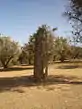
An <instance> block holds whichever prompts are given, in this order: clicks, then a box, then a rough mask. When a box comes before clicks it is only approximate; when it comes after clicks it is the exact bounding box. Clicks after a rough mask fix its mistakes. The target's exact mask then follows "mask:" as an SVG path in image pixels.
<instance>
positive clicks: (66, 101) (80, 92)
mask: <svg viewBox="0 0 82 109" xmlns="http://www.w3.org/2000/svg"><path fill="white" fill-rule="evenodd" d="M32 74H33V67H32V66H22V67H21V66H19V67H18V66H15V67H13V68H10V69H7V70H5V71H3V70H2V69H1V70H0V109H82V63H75V64H73V63H64V64H61V63H60V64H58V63H56V64H53V65H50V66H49V77H48V79H47V81H46V82H45V83H43V84H36V83H34V82H33V79H32V77H30V76H29V75H32Z"/></svg>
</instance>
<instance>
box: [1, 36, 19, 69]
mask: <svg viewBox="0 0 82 109" xmlns="http://www.w3.org/2000/svg"><path fill="white" fill-rule="evenodd" d="M19 53H20V47H19V45H18V43H17V42H15V41H13V40H12V39H11V38H10V37H0V62H1V64H2V66H3V67H4V68H7V67H8V65H9V64H10V63H11V62H12V60H14V59H17V58H18V55H19Z"/></svg>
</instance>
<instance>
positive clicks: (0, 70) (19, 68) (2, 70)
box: [0, 66, 33, 72]
mask: <svg viewBox="0 0 82 109" xmlns="http://www.w3.org/2000/svg"><path fill="white" fill-rule="evenodd" d="M30 69H33V67H31V66H27V67H22V66H21V67H10V68H6V69H2V68H1V69H0V72H4V71H6V72H7V71H21V70H30Z"/></svg>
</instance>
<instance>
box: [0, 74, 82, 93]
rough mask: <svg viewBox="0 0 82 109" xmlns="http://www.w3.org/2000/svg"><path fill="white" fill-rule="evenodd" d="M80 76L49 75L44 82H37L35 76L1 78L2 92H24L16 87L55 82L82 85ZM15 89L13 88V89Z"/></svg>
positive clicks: (45, 84) (46, 84)
mask: <svg viewBox="0 0 82 109" xmlns="http://www.w3.org/2000/svg"><path fill="white" fill-rule="evenodd" d="M78 80H79V78H77V77H74V76H63V75H59V76H53V75H50V76H48V78H47V80H46V81H43V82H42V83H37V82H35V80H34V78H33V76H21V77H10V78H7V77H5V78H0V92H4V91H17V92H19V93H23V92H24V91H23V90H21V89H15V88H18V87H33V86H48V85H53V84H54V85H55V84H73V85H79V84H80V85H82V81H78ZM12 89H13V90H12Z"/></svg>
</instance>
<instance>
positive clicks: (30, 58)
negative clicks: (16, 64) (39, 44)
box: [19, 34, 35, 65]
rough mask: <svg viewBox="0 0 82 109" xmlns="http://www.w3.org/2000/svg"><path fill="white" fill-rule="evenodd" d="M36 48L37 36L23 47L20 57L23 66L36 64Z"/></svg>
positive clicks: (30, 38)
mask: <svg viewBox="0 0 82 109" xmlns="http://www.w3.org/2000/svg"><path fill="white" fill-rule="evenodd" d="M34 47H35V35H34V34H33V35H31V36H30V37H29V42H28V43H25V44H24V45H23V46H22V53H21V54H20V56H19V61H20V63H21V64H29V65H32V64H34Z"/></svg>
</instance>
